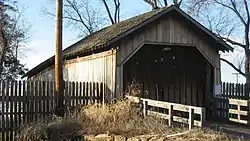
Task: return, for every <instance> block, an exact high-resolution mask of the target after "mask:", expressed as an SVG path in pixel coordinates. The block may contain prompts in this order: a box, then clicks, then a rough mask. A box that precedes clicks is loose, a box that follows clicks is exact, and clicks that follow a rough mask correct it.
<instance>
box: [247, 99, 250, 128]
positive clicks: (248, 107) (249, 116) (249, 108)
mask: <svg viewBox="0 0 250 141" xmlns="http://www.w3.org/2000/svg"><path fill="white" fill-rule="evenodd" d="M247 109H248V112H247V124H248V125H250V100H248V103H247Z"/></svg>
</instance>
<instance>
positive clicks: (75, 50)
mask: <svg viewBox="0 0 250 141" xmlns="http://www.w3.org/2000/svg"><path fill="white" fill-rule="evenodd" d="M172 10H176V11H177V12H178V13H180V14H181V15H182V16H184V17H185V18H186V19H188V20H190V21H191V22H192V23H193V24H195V25H196V26H198V27H199V28H201V29H202V30H203V31H204V32H206V33H207V34H208V35H210V36H211V37H212V38H214V39H215V40H216V41H217V42H219V43H220V44H221V45H222V46H224V50H227V51H228V50H232V48H231V47H230V46H229V45H227V44H226V43H225V42H224V41H222V40H220V39H219V38H218V37H217V36H216V35H214V34H213V33H212V32H211V31H209V30H208V29H206V28H205V27H204V26H202V25H201V24H199V23H198V22H197V21H195V20H194V19H192V18H191V17H190V16H188V15H187V14H186V13H185V12H183V11H182V10H180V9H179V8H177V7H176V6H170V7H164V8H159V9H156V10H152V11H150V12H147V13H144V14H141V15H138V16H135V17H132V18H130V19H127V20H124V21H121V22H119V23H117V24H113V25H110V26H107V27H105V28H103V29H101V30H99V31H97V32H95V33H93V34H91V35H89V36H87V37H85V38H83V39H82V40H80V41H78V42H76V43H75V44H73V45H71V46H69V47H68V48H66V49H64V50H63V56H64V58H66V59H67V58H75V57H77V56H78V55H79V54H83V53H86V52H92V51H95V50H98V49H101V48H104V47H107V46H109V45H110V44H112V43H114V42H115V41H117V40H119V39H121V38H122V37H125V36H126V35H129V34H130V33H132V32H133V31H134V30H136V28H139V27H142V26H144V25H146V24H148V23H150V22H152V21H154V20H156V19H157V18H159V17H161V16H162V15H165V14H167V13H168V12H170V11H172ZM132 29H134V30H132ZM54 60H55V56H52V57H51V58H49V59H47V60H45V61H44V62H42V63H40V64H39V65H38V66H36V67H35V68H33V69H31V70H30V71H29V72H28V73H27V74H26V75H25V76H32V75H35V74H37V73H39V72H40V71H42V70H44V69H45V68H46V67H50V66H52V65H53V63H54ZM25 76H23V77H25Z"/></svg>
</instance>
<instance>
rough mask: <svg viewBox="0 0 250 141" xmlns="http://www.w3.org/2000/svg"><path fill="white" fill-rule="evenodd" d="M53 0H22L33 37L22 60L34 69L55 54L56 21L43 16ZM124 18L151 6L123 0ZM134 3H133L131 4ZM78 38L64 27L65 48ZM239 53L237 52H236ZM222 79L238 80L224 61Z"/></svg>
mask: <svg viewBox="0 0 250 141" xmlns="http://www.w3.org/2000/svg"><path fill="white" fill-rule="evenodd" d="M51 1H52V0H22V1H20V2H21V4H22V5H24V6H25V7H26V11H25V18H26V19H27V20H28V21H29V22H30V23H31V25H32V30H31V39H30V41H29V42H28V50H27V51H26V52H25V55H26V58H23V59H22V62H23V63H25V64H26V65H27V67H28V68H29V69H32V68H33V67H35V66H36V65H38V64H39V63H41V62H42V61H44V60H45V59H47V58H49V57H51V56H52V55H53V54H54V31H55V21H54V20H53V19H48V18H46V17H44V16H43V14H42V12H41V9H42V8H43V7H44V6H49V7H50V8H51V9H54V7H53V6H54V5H53V4H50V3H51ZM121 3H122V4H121V5H122V12H121V13H122V14H121V15H122V18H127V17H131V16H133V15H136V14H139V13H142V12H145V11H148V10H150V9H151V8H150V7H149V6H148V5H146V4H145V3H143V2H142V0H126V1H125V0H121ZM131 3H132V4H131ZM77 40H79V39H76V35H75V32H73V31H72V30H70V29H67V28H64V31H63V48H65V47H67V46H69V45H71V44H73V43H74V42H76V41H77ZM236 54H237V53H236ZM233 56H235V55H228V56H226V58H228V59H230V60H235V58H234V57H233ZM221 65H222V69H221V70H222V71H221V72H222V81H226V82H236V76H235V75H233V73H235V71H234V70H233V69H232V68H231V67H230V66H228V65H227V64H225V63H223V62H222V64H221ZM239 82H244V77H242V76H240V77H239Z"/></svg>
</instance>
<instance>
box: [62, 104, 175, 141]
mask: <svg viewBox="0 0 250 141" xmlns="http://www.w3.org/2000/svg"><path fill="white" fill-rule="evenodd" d="M138 110H139V109H138V108H137V105H136V104H134V103H132V102H130V101H129V100H126V99H122V100H118V101H117V102H116V103H114V104H107V105H100V104H94V105H88V106H86V107H82V109H80V110H77V111H76V112H73V113H72V114H71V115H69V116H68V117H66V118H67V119H66V120H68V119H71V120H74V122H77V123H78V124H80V125H81V127H82V130H81V133H82V134H104V133H109V134H118V135H124V136H127V137H130V136H135V135H142V134H162V133H164V134H165V133H171V132H173V131H172V130H170V128H169V127H167V126H166V125H165V124H164V121H163V120H161V119H155V118H152V117H145V118H142V117H141V116H140V114H139V113H140V111H138Z"/></svg>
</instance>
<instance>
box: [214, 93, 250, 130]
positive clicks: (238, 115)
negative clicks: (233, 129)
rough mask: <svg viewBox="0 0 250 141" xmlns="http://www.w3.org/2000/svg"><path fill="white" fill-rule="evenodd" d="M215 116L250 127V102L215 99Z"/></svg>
mask: <svg viewBox="0 0 250 141" xmlns="http://www.w3.org/2000/svg"><path fill="white" fill-rule="evenodd" d="M215 102H216V103H215V104H216V105H215V106H216V107H215V111H216V113H215V116H216V117H219V118H220V119H225V120H229V121H233V122H237V123H241V124H248V125H250V100H239V99H223V98H215Z"/></svg>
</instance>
